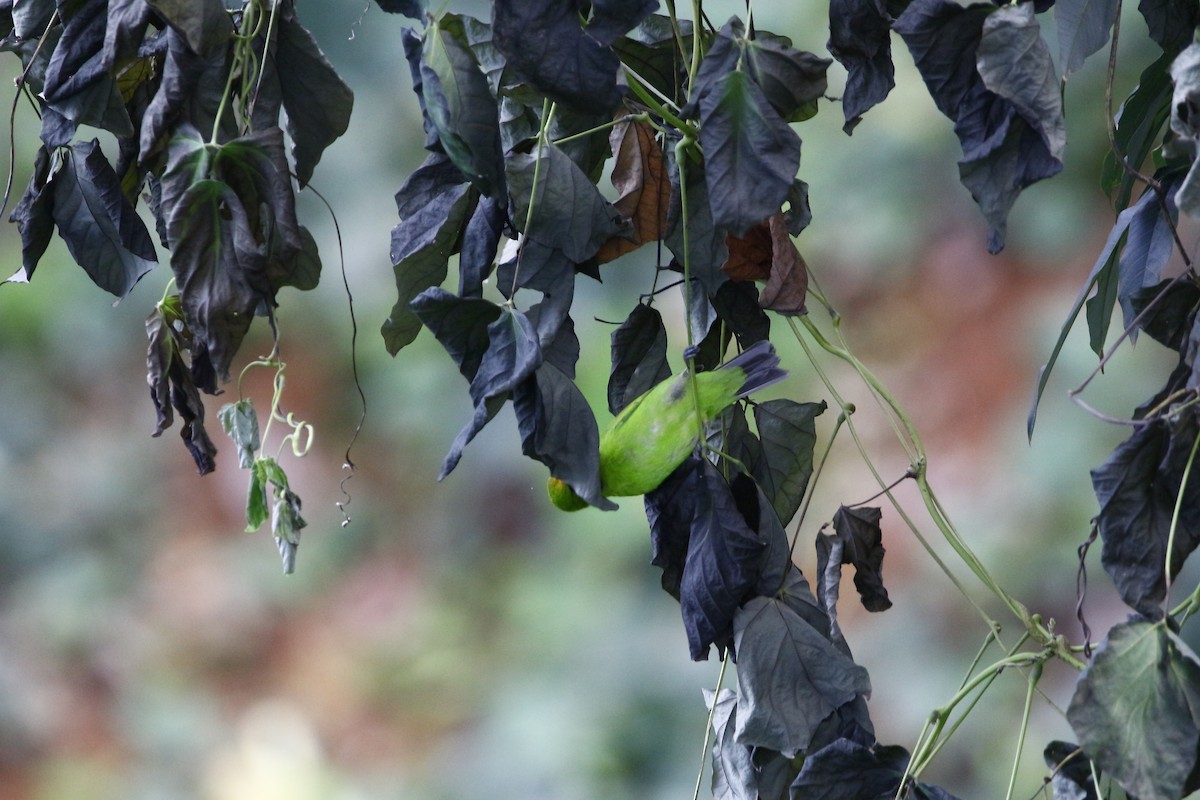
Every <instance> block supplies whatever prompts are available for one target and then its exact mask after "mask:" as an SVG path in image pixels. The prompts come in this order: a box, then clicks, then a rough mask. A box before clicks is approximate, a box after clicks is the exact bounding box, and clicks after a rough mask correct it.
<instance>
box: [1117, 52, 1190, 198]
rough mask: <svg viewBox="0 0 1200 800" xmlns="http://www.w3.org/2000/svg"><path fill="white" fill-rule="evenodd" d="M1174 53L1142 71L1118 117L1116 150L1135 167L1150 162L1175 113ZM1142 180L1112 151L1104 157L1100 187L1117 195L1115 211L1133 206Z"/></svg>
mask: <svg viewBox="0 0 1200 800" xmlns="http://www.w3.org/2000/svg"><path fill="white" fill-rule="evenodd" d="M1173 58H1174V55H1173V54H1165V53H1164V54H1163V55H1162V56H1160V57H1159V58H1158V59H1157V60H1156V61H1154V62H1153V63H1152V64H1151V65H1150V66H1148V67H1146V69H1144V70H1143V71H1142V75H1141V78H1139V79H1138V85H1137V88H1135V89H1134V90H1133V91H1132V92H1131V93H1130V95H1129V97H1127V98H1126V99H1125V102H1124V103H1122V104H1121V108H1120V109H1119V110H1118V111H1117V115H1116V132H1115V137H1114V138H1115V140H1116V149H1117V152H1118V153H1120V154H1121V157H1123V158H1124V159H1125V161H1126V162H1127V163H1128V164H1129V165H1130V166H1132V167H1140V166H1141V165H1142V164H1144V163H1145V162H1146V159H1147V158H1148V157H1149V155H1150V151H1151V150H1152V149H1153V148H1154V147H1155V146H1157V144H1158V143H1159V140H1160V139H1161V132H1162V129H1163V125H1164V124H1165V123H1166V121H1167V117H1168V116H1169V115H1170V111H1171V78H1170V75H1169V74H1168V71H1169V69H1170V67H1171V61H1172V60H1173ZM1137 183H1138V179H1137V178H1136V177H1135V176H1134V175H1133V174H1132V173H1131V171H1130V170H1127V169H1125V168H1124V166H1122V164H1121V162H1120V160H1118V157H1117V156H1116V155H1115V154H1114V153H1113V152H1112V151H1111V150H1109V151H1108V152H1106V153H1105V154H1104V166H1103V168H1102V170H1101V177H1100V185H1101V186H1102V187H1103V188H1104V191H1105V192H1106V193H1108V194H1111V195H1113V208H1115V209H1116V210H1117V211H1118V212H1121V211H1124V210H1125V208H1126V207H1127V206H1128V205H1129V201H1130V198H1131V196H1132V194H1133V189H1134V186H1135V185H1136V184H1137Z"/></svg>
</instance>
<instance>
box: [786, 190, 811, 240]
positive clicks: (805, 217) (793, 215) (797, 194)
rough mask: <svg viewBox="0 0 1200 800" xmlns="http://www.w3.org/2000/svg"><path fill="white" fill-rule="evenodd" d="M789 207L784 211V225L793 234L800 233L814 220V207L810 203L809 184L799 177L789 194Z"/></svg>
mask: <svg viewBox="0 0 1200 800" xmlns="http://www.w3.org/2000/svg"><path fill="white" fill-rule="evenodd" d="M787 203H788V209H787V211H784V212H783V222H784V226H785V227H786V228H787V232H788V233H789V234H791V235H792V236H799V235H800V233H801V232H802V231H803V230H804V229H805V228H807V227H808V224H809V223H810V222H812V208H811V207H809V204H808V184H807V183H805V182H804V181H802V180H800V179H799V178H797V179H796V180H794V181H792V188H791V190H790V191H789V192H788V196H787Z"/></svg>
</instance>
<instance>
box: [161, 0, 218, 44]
mask: <svg viewBox="0 0 1200 800" xmlns="http://www.w3.org/2000/svg"><path fill="white" fill-rule="evenodd" d="M146 4H147V5H149V6H150V7H151V8H153V9H154V10H155V11H157V12H158V13H159V14H160V15H161V16H162V18H163V19H164V20H166V22H167V24H168V25H170V26H171V28H172V29H174V30H176V31H178V32H179V34H180V35H182V36H183V38H184V39H185V40H186V41H187V44H188V47H189V48H191V50H192V52H193V53H196V54H197V55H202V56H203V55H208V54H210V53H212V52H213V51H214V50H216V49H217V48H219V47H221V46H222V45H223V44H225V42H227V41H229V38H230V37H231V36H232V35H233V22H232V21H231V20H230V18H229V13H228V12H227V11H226V10H225V4H224V3H223V2H222V0H146Z"/></svg>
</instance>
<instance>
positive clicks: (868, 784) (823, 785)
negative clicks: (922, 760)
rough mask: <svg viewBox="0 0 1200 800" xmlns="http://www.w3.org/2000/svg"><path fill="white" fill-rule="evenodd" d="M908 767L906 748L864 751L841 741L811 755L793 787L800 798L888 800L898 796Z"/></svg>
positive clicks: (857, 746) (868, 749)
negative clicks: (898, 790) (885, 799)
mask: <svg viewBox="0 0 1200 800" xmlns="http://www.w3.org/2000/svg"><path fill="white" fill-rule="evenodd" d="M907 764H908V752H907V751H906V750H905V749H904V748H903V747H876V748H874V749H872V748H868V747H863V746H862V745H860V744H858V743H857V742H852V741H849V740H847V739H838V740H837V741H835V742H832V743H831V744H828V745H826V746H825V747H822V748H821V749H820V750H818V751H816V752H815V753H810V754H809V755H808V756H807V757H806V758H805V759H804V766H803V768H801V770H800V774H799V775H798V776H797V777H796V782H795V783H793V784H792V789H793V791H794V792H795V793H796V796H799V797H821V798H827V799H828V800H884V798H890V797H895V796H896V790H897V789H898V788H899V787H900V779H901V777H903V775H904V770H905V767H906V766H907Z"/></svg>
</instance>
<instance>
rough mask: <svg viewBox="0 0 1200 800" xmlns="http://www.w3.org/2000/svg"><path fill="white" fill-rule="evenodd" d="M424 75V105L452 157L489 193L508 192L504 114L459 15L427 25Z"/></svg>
mask: <svg viewBox="0 0 1200 800" xmlns="http://www.w3.org/2000/svg"><path fill="white" fill-rule="evenodd" d="M421 81H422V90H423V92H424V97H425V110H426V112H427V113H428V115H429V119H430V120H431V121H432V122H433V124H434V127H435V128H436V129H437V133H438V138H439V140H440V141H441V143H442V147H443V148H445V150H446V154H447V155H448V156H449V157H450V160H451V161H453V162H454V164H455V166H457V167H458V168H459V169H460V170H462V172H463V174H464V175H466V176H467V177H468V178H469V179H470V180H471V182H472V183H474V184H475V186H476V187H477V188H478V189H479V191H481V192H482V193H483V194H484V195H487V196H488V197H495V198H501V197H503V196H504V195H505V190H506V189H505V179H504V151H503V149H502V147H501V144H500V118H499V115H498V112H497V110H496V102H495V100H494V99H493V97H492V94H491V91H490V90H489V89H488V84H487V79H486V78H485V77H484V75H483V72H482V71H481V70H480V68H479V64H478V62H477V61H476V60H475V55H474V53H473V52H472V50H471V47H470V44H469V42H468V41H467V35H466V33H465V31H464V30H463V22H462V19H461V18H460V17H458V16H456V15H451V14H446V15H443V16H441V17H439V18H438V19H437V20H436V21H434V22H433V24H431V25H430V26H429V27H428V28H426V29H425V38H424V46H423V48H422V51H421Z"/></svg>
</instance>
